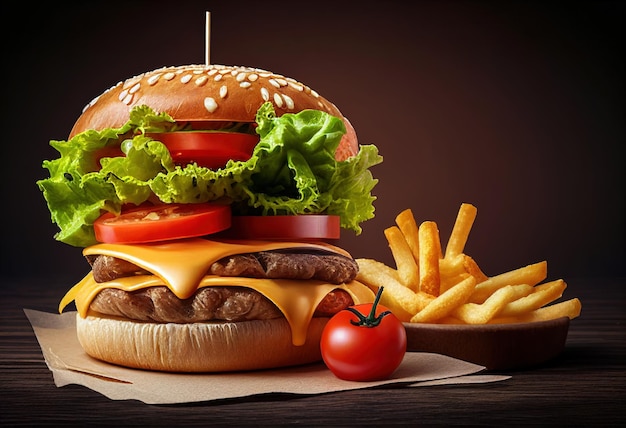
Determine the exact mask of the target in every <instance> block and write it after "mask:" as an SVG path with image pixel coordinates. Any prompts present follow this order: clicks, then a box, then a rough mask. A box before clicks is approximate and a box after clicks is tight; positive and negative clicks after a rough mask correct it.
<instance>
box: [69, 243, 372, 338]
mask: <svg viewBox="0 0 626 428" xmlns="http://www.w3.org/2000/svg"><path fill="white" fill-rule="evenodd" d="M287 248H291V249H294V248H310V249H317V250H324V251H329V252H333V253H338V254H343V255H347V256H350V255H349V254H348V253H347V252H346V251H345V250H343V249H341V248H339V247H335V246H332V245H329V244H325V243H302V242H275V241H243V240H242V241H210V240H205V239H187V240H180V241H172V242H169V243H158V244H142V245H122V244H97V245H94V246H91V247H88V248H86V249H85V250H84V251H83V254H85V255H97V254H102V255H109V256H112V257H117V258H120V259H124V260H127V261H129V262H132V263H134V264H136V265H138V266H141V267H142V268H144V269H146V270H148V271H149V272H151V273H153V275H139V276H131V277H124V278H118V279H115V280H113V281H109V282H104V283H97V282H96V281H95V280H94V279H93V275H92V274H91V273H89V274H87V276H85V278H83V280H81V281H80V282H79V283H78V284H76V285H75V286H74V287H72V288H71V289H70V290H69V291H68V292H67V294H66V295H65V296H64V297H63V299H62V300H61V302H60V304H59V312H62V311H63V309H64V308H65V307H66V306H67V305H68V304H69V303H71V302H72V301H75V303H76V309H77V310H78V312H79V314H80V315H81V316H82V317H85V316H86V315H87V312H88V310H89V305H90V304H91V301H92V300H93V299H94V298H95V296H96V295H97V294H98V293H99V292H100V291H101V290H103V289H105V288H118V289H121V290H125V291H134V290H139V289H142V288H146V287H154V286H163V285H165V286H167V287H168V288H169V289H170V290H171V291H172V292H173V293H174V294H175V295H176V296H177V297H178V298H180V299H186V298H189V297H191V296H193V294H194V293H195V292H196V291H197V290H198V288H201V287H209V286H211V287H215V286H242V287H247V288H251V289H253V290H256V291H258V292H259V293H261V294H263V295H264V296H265V297H267V298H268V299H269V300H271V301H272V302H273V303H274V304H275V305H276V306H277V307H278V308H279V309H280V310H281V311H282V312H283V314H284V315H285V318H286V319H287V321H288V322H289V324H290V325H291V331H292V341H293V343H294V345H301V344H303V343H304V340H305V338H306V331H307V329H308V326H309V322H310V320H311V318H312V316H313V313H314V312H315V308H316V307H317V306H318V304H319V303H320V302H321V301H322V299H323V298H324V296H326V295H327V294H328V293H329V292H331V291H332V290H335V289H343V290H345V291H347V292H348V293H349V294H350V295H351V296H352V299H353V300H354V302H355V304H360V303H369V302H372V301H373V300H374V294H373V292H372V291H371V290H370V289H369V288H368V287H366V286H365V285H363V284H361V283H359V282H358V281H352V282H350V283H347V284H341V285H336V284H330V283H326V282H323V281H313V280H306V281H302V280H300V281H299V280H286V279H280V280H276V279H258V278H242V277H220V276H216V275H206V273H207V271H208V269H209V267H210V266H211V264H213V263H214V262H215V261H217V260H219V259H221V258H223V257H226V256H229V255H234V254H243V253H253V252H258V251H268V250H277V249H287Z"/></svg>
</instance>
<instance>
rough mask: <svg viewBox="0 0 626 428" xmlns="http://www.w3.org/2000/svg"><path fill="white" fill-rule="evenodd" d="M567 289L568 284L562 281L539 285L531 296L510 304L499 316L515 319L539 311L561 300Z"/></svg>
mask: <svg viewBox="0 0 626 428" xmlns="http://www.w3.org/2000/svg"><path fill="white" fill-rule="evenodd" d="M566 287H567V284H566V283H565V281H563V280H562V279H557V280H556V281H551V282H546V283H545V284H539V285H537V286H536V287H534V289H533V292H532V293H531V294H529V295H527V296H524V297H521V298H519V299H517V300H514V301H512V302H510V303H508V304H507V305H506V306H505V307H504V308H503V309H502V311H500V313H499V314H498V316H500V317H515V316H520V315H523V314H526V313H528V312H531V311H534V310H535V309H539V308H541V307H542V306H545V305H547V304H548V303H551V302H553V301H555V300H556V299H558V298H560V297H561V296H562V295H563V291H565V288H566Z"/></svg>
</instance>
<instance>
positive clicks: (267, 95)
mask: <svg viewBox="0 0 626 428" xmlns="http://www.w3.org/2000/svg"><path fill="white" fill-rule="evenodd" d="M261 98H263V101H269V99H270V93H269V91H268V90H267V89H265V88H261Z"/></svg>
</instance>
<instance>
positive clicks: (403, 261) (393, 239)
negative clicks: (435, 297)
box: [384, 226, 419, 291]
mask: <svg viewBox="0 0 626 428" xmlns="http://www.w3.org/2000/svg"><path fill="white" fill-rule="evenodd" d="M384 232H385V237H386V238H387V242H388V243H389V248H390V249H391V254H392V255H393V259H394V260H395V262H396V268H397V270H398V275H399V277H400V281H401V282H402V283H403V284H404V285H406V286H407V287H409V288H410V289H411V290H413V291H419V272H418V267H417V262H416V261H415V258H414V257H413V252H412V251H411V248H410V247H409V244H408V243H407V241H406V239H405V238H404V235H403V234H402V231H401V230H400V228H398V226H391V227H388V228H387V229H385V231H384Z"/></svg>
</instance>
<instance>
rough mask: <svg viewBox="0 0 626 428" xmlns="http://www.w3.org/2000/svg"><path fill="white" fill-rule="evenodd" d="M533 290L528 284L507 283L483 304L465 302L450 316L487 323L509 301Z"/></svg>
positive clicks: (476, 322) (467, 322) (469, 321)
mask: <svg viewBox="0 0 626 428" xmlns="http://www.w3.org/2000/svg"><path fill="white" fill-rule="evenodd" d="M532 291H533V287H531V286H530V285H527V284H520V285H507V286H505V287H502V288H499V289H498V290H496V291H495V292H494V293H493V294H492V295H491V296H489V298H487V300H485V302H484V303H483V304H477V303H465V304H463V305H461V306H459V307H458V308H456V309H454V310H453V311H452V312H451V313H450V316H452V317H454V318H457V319H459V320H461V321H463V322H465V323H466V324H486V323H488V322H489V321H490V320H491V319H493V318H494V317H496V316H497V315H499V313H500V312H501V311H502V310H503V309H504V307H505V306H506V305H507V304H508V303H509V302H512V301H514V300H517V299H519V298H521V297H523V296H527V295H528V294H529V293H532Z"/></svg>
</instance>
